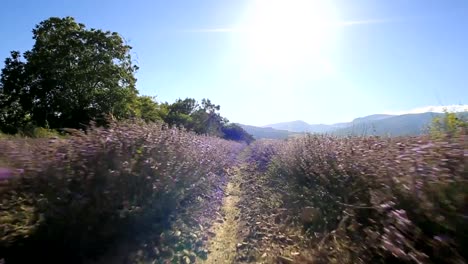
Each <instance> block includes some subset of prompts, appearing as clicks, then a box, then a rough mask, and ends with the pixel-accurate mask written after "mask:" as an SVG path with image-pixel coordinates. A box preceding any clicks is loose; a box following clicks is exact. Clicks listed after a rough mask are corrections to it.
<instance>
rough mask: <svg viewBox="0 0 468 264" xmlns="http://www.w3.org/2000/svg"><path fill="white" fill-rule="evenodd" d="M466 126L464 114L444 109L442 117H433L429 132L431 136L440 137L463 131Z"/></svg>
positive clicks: (454, 134)
mask: <svg viewBox="0 0 468 264" xmlns="http://www.w3.org/2000/svg"><path fill="white" fill-rule="evenodd" d="M467 128H468V123H467V120H466V118H465V117H464V116H462V115H457V113H452V112H448V111H447V110H444V115H443V116H442V117H434V119H433V120H432V122H431V124H430V126H429V133H430V135H431V136H432V137H433V138H441V137H444V136H456V135H458V134H459V133H465V132H466V129H467Z"/></svg>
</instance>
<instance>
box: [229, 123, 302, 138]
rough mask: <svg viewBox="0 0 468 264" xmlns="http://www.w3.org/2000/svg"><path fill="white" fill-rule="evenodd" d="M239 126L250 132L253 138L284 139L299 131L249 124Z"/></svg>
mask: <svg viewBox="0 0 468 264" xmlns="http://www.w3.org/2000/svg"><path fill="white" fill-rule="evenodd" d="M238 125H239V126H241V127H242V128H243V129H244V130H245V131H247V133H249V134H251V135H252V136H253V137H254V138H255V139H260V138H271V139H285V138H288V137H291V136H294V135H297V134H299V133H295V132H291V131H287V130H278V129H274V128H271V127H256V126H249V125H242V124H238Z"/></svg>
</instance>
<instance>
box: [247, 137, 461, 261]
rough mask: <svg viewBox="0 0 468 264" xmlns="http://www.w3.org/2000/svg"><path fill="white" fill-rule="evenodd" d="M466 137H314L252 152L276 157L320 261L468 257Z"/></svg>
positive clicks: (272, 169)
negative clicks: (304, 216)
mask: <svg viewBox="0 0 468 264" xmlns="http://www.w3.org/2000/svg"><path fill="white" fill-rule="evenodd" d="M467 140H468V138H467V135H466V133H464V134H462V135H458V136H454V137H453V136H452V137H445V138H439V139H430V138H429V137H408V138H375V137H370V138H369V137H368V138H335V137H329V136H313V135H309V136H306V137H300V138H296V139H292V140H289V141H287V142H279V141H278V142H276V143H274V142H263V143H262V142H257V143H254V146H253V153H257V155H258V156H259V157H267V156H268V157H273V158H272V162H271V164H270V166H269V170H268V172H267V173H269V174H270V175H271V178H272V179H274V180H275V181H280V182H282V186H283V187H282V188H283V189H287V190H288V192H284V193H285V195H284V196H283V199H284V204H285V205H286V206H290V207H291V208H293V207H297V215H298V216H301V213H302V214H303V215H304V213H306V214H307V215H308V216H307V219H306V222H303V223H302V224H306V227H307V230H308V231H307V232H308V233H309V234H310V236H309V237H310V238H311V239H313V240H315V242H314V243H312V244H311V245H312V247H313V249H312V250H311V252H309V253H310V256H311V258H313V259H314V260H315V262H317V263H322V262H323V263H381V262H392V263H393V262H400V263H465V261H466V259H467V251H466V248H468V236H467V234H468V225H467V223H468V222H467V220H468V211H467V210H468V153H467V152H466V149H467V144H468V143H467V142H468V141H467ZM272 152H275V153H276V155H272V154H271V153H272ZM301 208H302V211H301ZM304 208H307V210H306V211H304ZM303 220H304V219H303ZM321 261H322V262H321Z"/></svg>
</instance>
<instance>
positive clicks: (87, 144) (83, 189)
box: [0, 122, 241, 262]
mask: <svg viewBox="0 0 468 264" xmlns="http://www.w3.org/2000/svg"><path fill="white" fill-rule="evenodd" d="M68 132H69V133H70V134H71V135H70V136H69V137H67V138H52V139H45V138H40V139H26V138H14V139H0V161H1V162H2V167H3V168H8V169H5V170H6V172H5V175H6V176H5V177H4V179H0V180H2V185H0V188H1V191H0V201H1V204H0V256H3V257H6V258H7V260H8V258H10V259H13V260H14V259H17V258H22V257H27V256H28V255H29V257H31V256H35V257H38V256H42V257H44V258H54V257H57V256H58V255H61V254H62V255H63V256H67V255H68V256H67V258H68V259H69V260H70V259H73V260H74V261H77V262H78V261H79V259H80V258H82V257H85V256H89V255H94V254H97V253H99V252H100V251H102V250H104V249H105V247H106V245H108V244H109V242H110V241H113V240H115V238H117V237H118V236H119V235H122V234H125V233H128V232H137V231H138V230H148V229H147V227H151V226H152V225H157V224H160V223H161V222H164V221H165V220H166V218H167V216H168V214H169V213H170V212H171V210H173V209H174V208H175V207H176V206H177V205H178V204H180V203H181V202H182V201H184V200H185V199H192V198H193V196H194V195H198V194H199V193H200V192H203V190H204V189H205V188H213V186H212V184H211V183H212V182H214V179H213V178H214V177H220V175H222V174H223V173H224V169H225V168H226V167H228V166H230V165H231V164H232V162H233V161H234V159H235V155H236V154H237V153H236V152H237V151H239V149H240V147H241V145H240V144H238V143H234V142H229V141H226V140H222V139H218V138H212V137H205V136H198V135H195V134H193V133H188V132H185V131H181V130H179V129H171V128H167V127H165V126H164V125H162V124H158V123H151V124H145V123H132V122H126V123H118V124H117V123H113V124H111V125H110V126H109V127H108V128H92V129H90V130H89V131H87V132H86V133H83V132H80V131H77V130H69V131H68ZM8 173H9V174H8ZM7 174H8V175H7ZM7 176H8V178H9V179H8V180H6V178H7ZM54 255H55V256H54ZM43 260H46V259H43Z"/></svg>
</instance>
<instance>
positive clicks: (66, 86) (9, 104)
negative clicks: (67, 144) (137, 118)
mask: <svg viewBox="0 0 468 264" xmlns="http://www.w3.org/2000/svg"><path fill="white" fill-rule="evenodd" d="M33 39H34V40H35V44H34V46H33V48H32V49H31V50H30V51H27V52H25V53H24V59H25V61H22V60H21V55H20V53H19V52H18V51H13V52H11V57H10V58H7V59H6V60H5V67H4V69H3V70H2V74H1V84H0V89H1V91H0V109H1V117H0V125H1V127H0V128H1V129H2V130H3V131H4V132H9V133H15V132H16V131H15V128H17V127H21V126H22V125H24V124H25V123H32V124H33V125H36V126H40V127H47V128H62V127H71V128H78V127H83V125H88V124H89V122H90V121H91V120H98V121H104V118H105V117H106V115H108V114H110V115H112V116H114V117H116V118H126V117H130V116H133V115H134V114H135V113H134V112H135V109H133V108H134V106H135V101H136V100H137V97H136V96H137V90H136V89H135V82H136V79H135V77H134V73H135V71H136V70H137V69H138V67H136V66H135V65H133V63H132V60H131V57H130V49H131V47H130V46H128V45H126V44H125V42H124V40H123V39H122V37H121V36H120V35H119V34H117V33H116V32H110V31H102V30H97V29H86V28H85V25H83V24H81V23H77V22H76V21H75V20H74V19H73V18H71V17H66V18H57V17H51V18H49V19H47V20H44V21H42V22H41V23H39V24H38V25H37V26H36V27H35V28H34V29H33Z"/></svg>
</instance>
